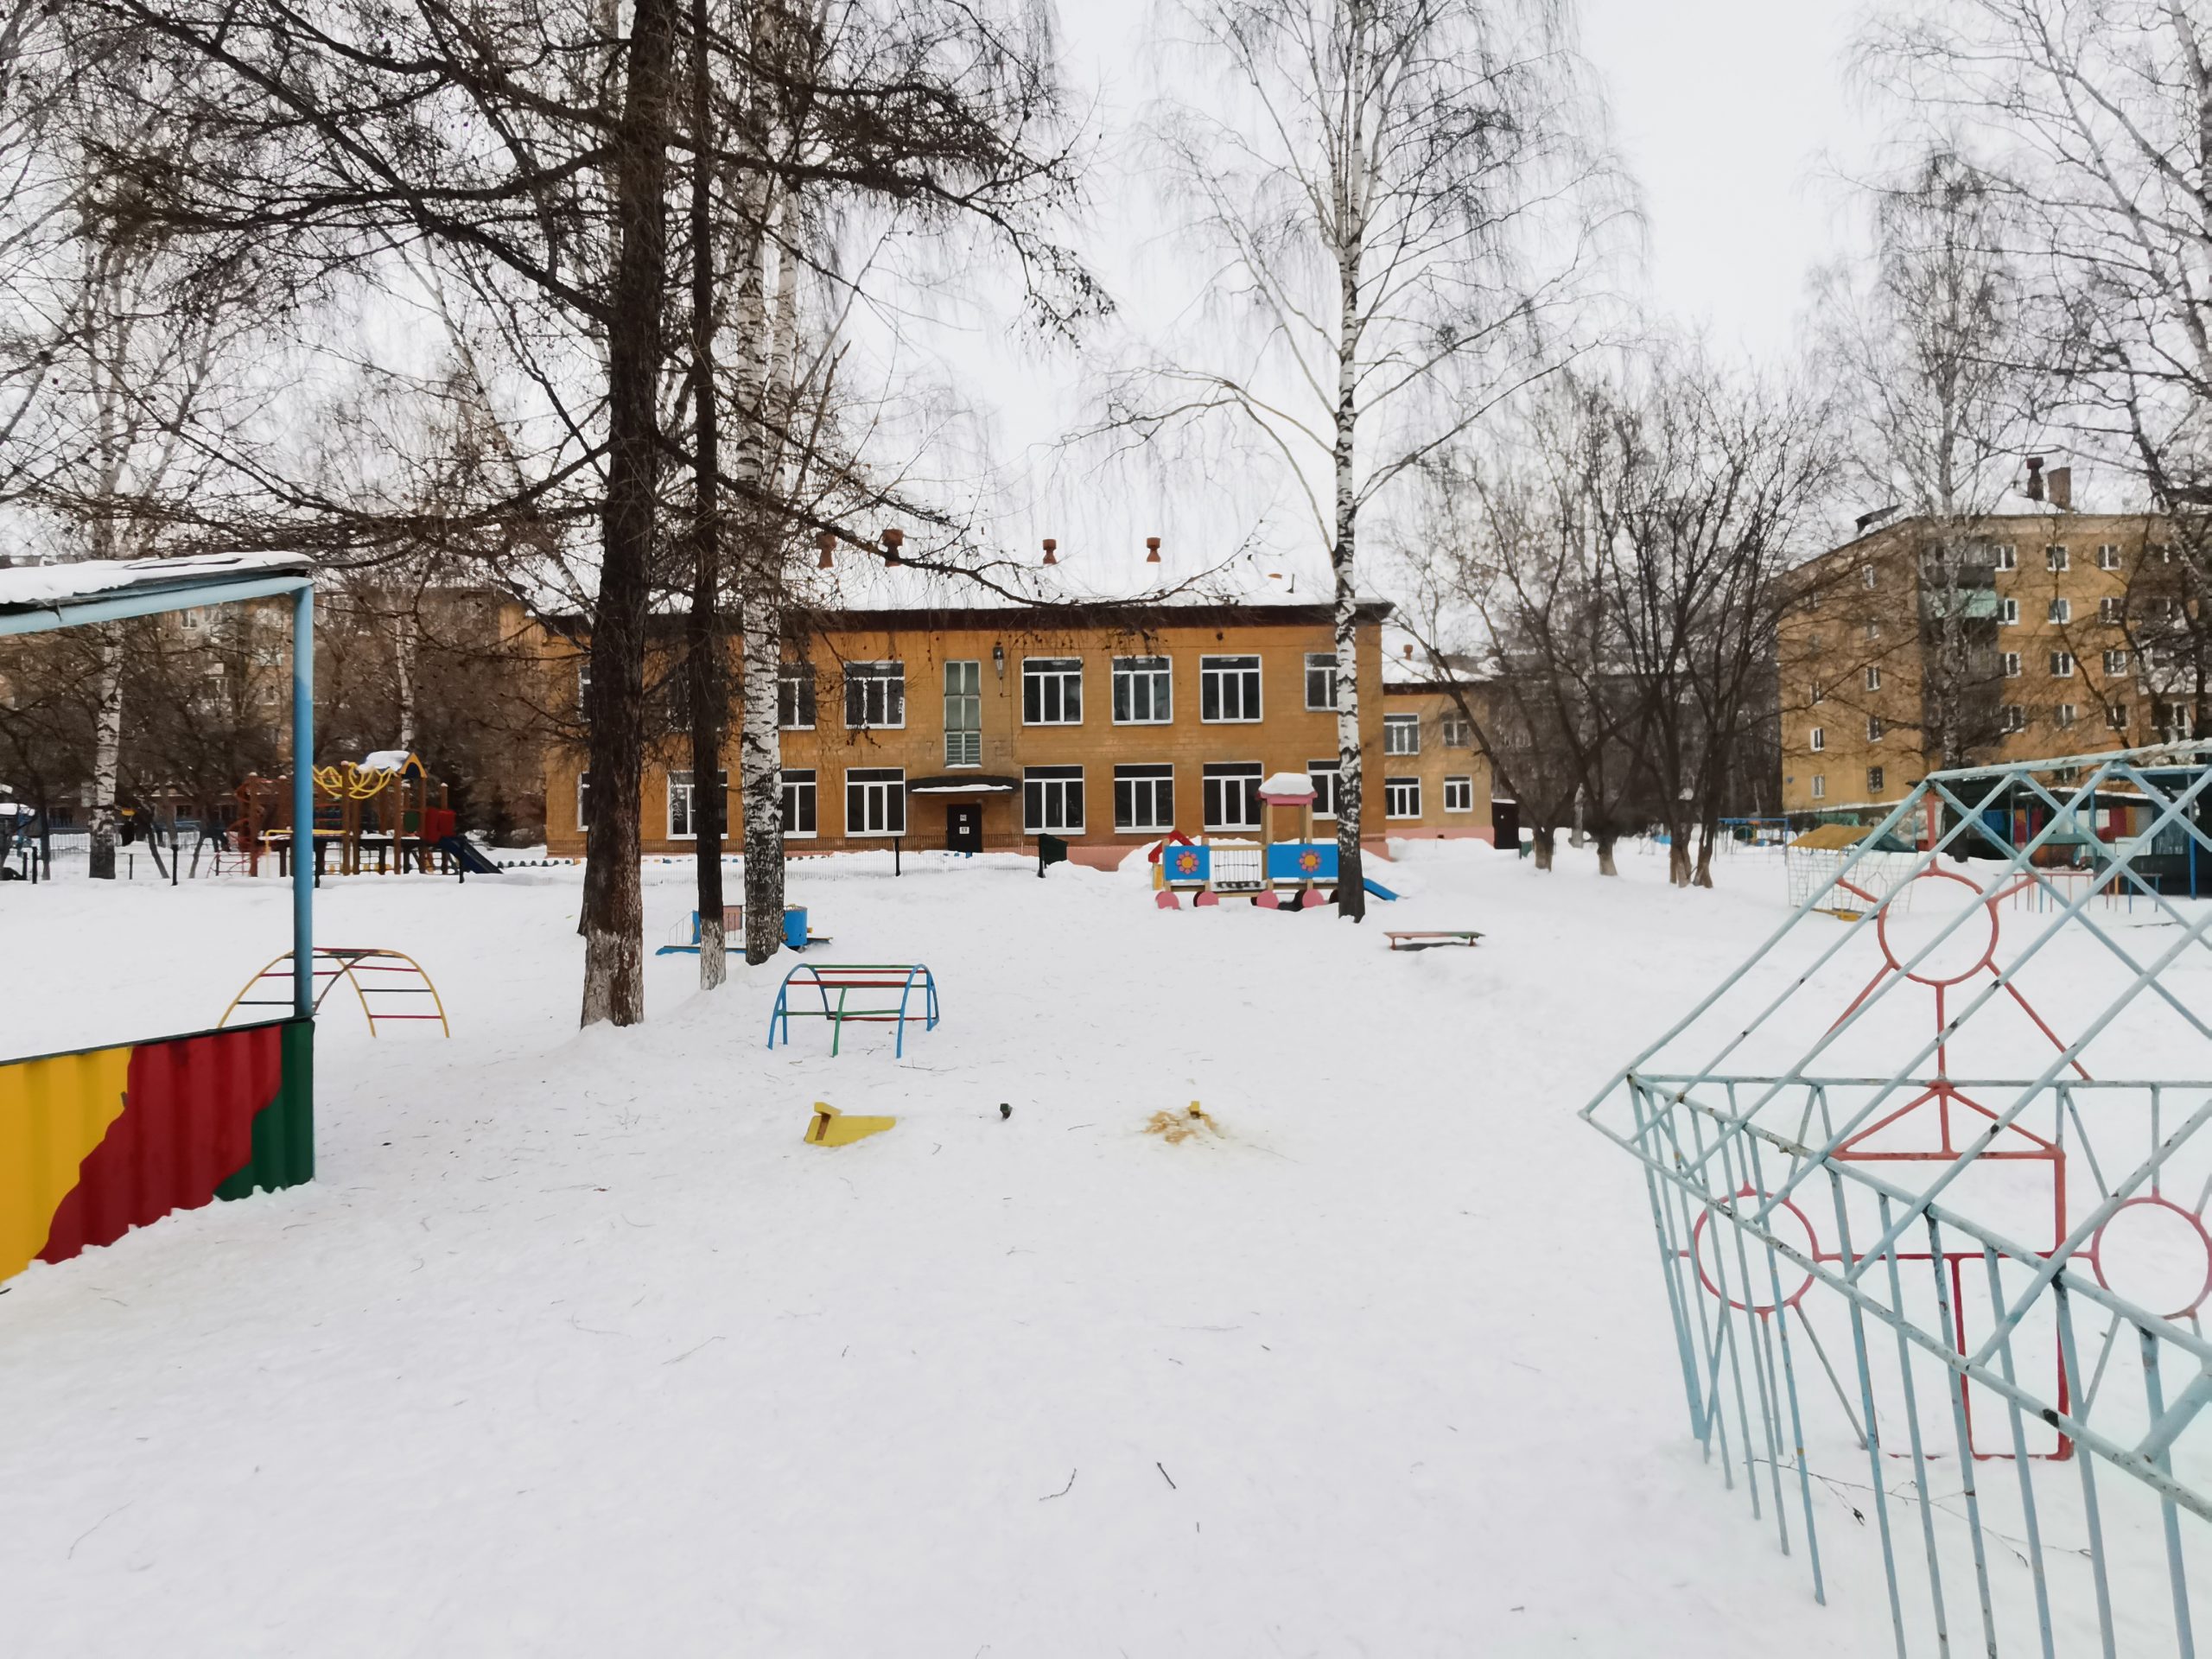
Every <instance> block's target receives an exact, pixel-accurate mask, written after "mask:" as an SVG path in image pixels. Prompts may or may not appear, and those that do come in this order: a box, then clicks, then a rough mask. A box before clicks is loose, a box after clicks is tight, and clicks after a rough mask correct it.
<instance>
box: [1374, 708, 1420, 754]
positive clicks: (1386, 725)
mask: <svg viewBox="0 0 2212 1659" xmlns="http://www.w3.org/2000/svg"><path fill="white" fill-rule="evenodd" d="M1383 753H1385V754H1419V753H1421V716H1420V715H1383Z"/></svg>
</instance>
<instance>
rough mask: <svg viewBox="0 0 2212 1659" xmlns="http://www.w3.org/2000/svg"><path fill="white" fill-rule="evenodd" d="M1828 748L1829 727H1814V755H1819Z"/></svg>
mask: <svg viewBox="0 0 2212 1659" xmlns="http://www.w3.org/2000/svg"><path fill="white" fill-rule="evenodd" d="M1827 746H1828V730H1827V727H1825V726H1815V727H1814V728H1813V741H1812V749H1813V753H1815V754H1818V753H1820V752H1821V750H1822V749H1825V748H1826V747H1827Z"/></svg>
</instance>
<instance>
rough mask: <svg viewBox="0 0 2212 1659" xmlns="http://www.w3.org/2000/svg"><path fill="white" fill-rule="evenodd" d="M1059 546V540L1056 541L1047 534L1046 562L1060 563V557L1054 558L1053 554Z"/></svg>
mask: <svg viewBox="0 0 2212 1659" xmlns="http://www.w3.org/2000/svg"><path fill="white" fill-rule="evenodd" d="M1058 546H1059V543H1058V542H1057V541H1055V540H1054V539H1053V538H1052V537H1050V536H1047V537H1046V538H1045V563H1047V564H1058V563H1059V561H1058V559H1056V558H1054V557H1053V556H1052V554H1053V551H1054V550H1055V549H1057V548H1058Z"/></svg>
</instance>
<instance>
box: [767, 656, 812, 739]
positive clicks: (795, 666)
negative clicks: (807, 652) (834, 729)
mask: <svg viewBox="0 0 2212 1659" xmlns="http://www.w3.org/2000/svg"><path fill="white" fill-rule="evenodd" d="M776 729H777V730H779V731H784V732H810V731H812V730H813V729H814V664H811V663H787V664H785V665H784V667H783V668H782V669H781V670H779V671H778V672H777V675H776Z"/></svg>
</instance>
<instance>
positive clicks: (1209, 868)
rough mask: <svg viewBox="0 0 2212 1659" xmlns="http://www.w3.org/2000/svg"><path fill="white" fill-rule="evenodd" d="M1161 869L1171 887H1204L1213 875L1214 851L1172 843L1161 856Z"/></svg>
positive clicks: (1208, 848) (1207, 848)
mask: <svg viewBox="0 0 2212 1659" xmlns="http://www.w3.org/2000/svg"><path fill="white" fill-rule="evenodd" d="M1160 873H1161V874H1163V875H1164V876H1165V877H1166V880H1167V885H1168V886H1169V887H1197V886H1202V885H1204V883H1205V881H1206V880H1207V879H1208V878H1209V877H1210V876H1211V875H1212V874H1213V849H1211V848H1210V847H1181V846H1176V845H1173V844H1172V843H1171V844H1170V845H1169V847H1168V849H1167V850H1166V851H1165V852H1163V853H1162V854H1160Z"/></svg>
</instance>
